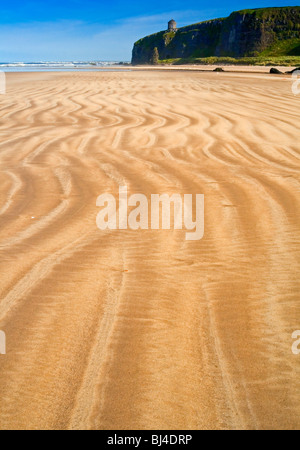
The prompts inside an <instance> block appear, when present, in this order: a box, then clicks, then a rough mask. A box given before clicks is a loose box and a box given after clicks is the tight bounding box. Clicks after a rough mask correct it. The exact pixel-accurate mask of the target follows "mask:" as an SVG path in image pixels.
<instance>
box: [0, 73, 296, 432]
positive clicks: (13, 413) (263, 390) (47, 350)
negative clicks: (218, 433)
mask: <svg viewBox="0 0 300 450" xmlns="http://www.w3.org/2000/svg"><path fill="white" fill-rule="evenodd" d="M7 86H8V91H7V94H6V95H5V96H0V173H1V176H0V226H1V231H0V271H1V277H0V329H1V330H4V331H5V333H6V337H7V355H0V377H1V383H0V428H1V429H207V428H216V429H238V428H242V429H248V428H250V429H268V428H282V429H284V428H292V429H296V428H299V426H300V406H299V405H300V355H299V356H296V355H293V353H292V351H291V345H292V339H291V335H292V332H293V331H295V330H298V329H300V303H299V292H300V281H299V269H300V267H299V261H300V260H299V253H300V236H299V219H300V200H299V199H300V196H299V193H300V175H299V168H300V167H299V159H300V154H299V118H300V112H299V98H298V97H295V96H294V95H293V94H292V92H291V78H290V77H288V76H279V77H272V76H269V75H267V74H225V73H223V74H218V73H196V72H195V73H194V72H185V71H178V72H174V71H172V72H171V71H165V72H155V71H151V72H147V71H132V72H126V73H125V72H119V73H117V72H111V73H104V72H102V73H101V72H98V73H97V72H86V73H60V74H59V73H52V74H51V73H48V74H46V73H44V74H29V73H28V74H8V77H7ZM119 185H126V186H127V187H128V190H129V192H130V193H143V194H145V195H147V196H150V195H151V194H152V193H179V194H184V193H204V194H205V202H206V209H205V211H206V214H205V236H204V238H203V239H202V240H201V241H195V242H188V241H186V240H185V237H184V236H185V232H184V231H172V230H171V231H160V230H159V231H155V230H153V231H151V230H149V231H131V230H123V231H105V232H102V231H100V230H98V229H97V227H96V215H97V213H98V208H97V207H96V199H97V197H98V195H100V194H102V193H106V192H107V193H113V194H115V195H116V196H117V192H118V188H119Z"/></svg>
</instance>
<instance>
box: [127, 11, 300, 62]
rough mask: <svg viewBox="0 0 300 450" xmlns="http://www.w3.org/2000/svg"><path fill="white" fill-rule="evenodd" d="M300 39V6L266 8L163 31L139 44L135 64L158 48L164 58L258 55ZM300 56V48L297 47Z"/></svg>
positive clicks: (134, 56)
mask: <svg viewBox="0 0 300 450" xmlns="http://www.w3.org/2000/svg"><path fill="white" fill-rule="evenodd" d="M288 39H290V40H291V39H294V40H295V39H296V40H297V39H300V7H299V6H295V7H284V8H262V9H257V10H246V11H239V12H234V13H232V14H231V15H230V16H229V17H228V18H227V19H215V20H211V21H208V22H202V23H198V24H194V25H189V26H187V27H183V28H179V29H178V30H177V32H172V31H166V32H164V31H162V32H160V33H156V34H153V35H151V36H147V37H145V38H143V39H140V40H139V41H138V42H136V43H135V45H134V48H133V54H132V63H133V64H147V63H149V62H150V59H151V54H152V53H153V49H154V47H157V49H158V52H159V57H160V59H173V58H190V57H194V58H197V57H198V58H201V57H202V58H203V57H207V56H232V57H243V56H257V55H258V54H259V53H261V52H263V51H264V50H266V49H268V48H270V47H271V46H272V45H273V44H275V43H276V42H279V43H282V42H283V41H285V40H288ZM299 44H300V41H299ZM297 52H298V53H299V54H300V45H299V47H298V48H297Z"/></svg>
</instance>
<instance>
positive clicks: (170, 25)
mask: <svg viewBox="0 0 300 450" xmlns="http://www.w3.org/2000/svg"><path fill="white" fill-rule="evenodd" d="M168 31H177V23H176V22H175V20H173V19H172V20H170V22H169V23H168Z"/></svg>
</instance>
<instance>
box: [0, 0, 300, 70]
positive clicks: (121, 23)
mask: <svg viewBox="0 0 300 450" xmlns="http://www.w3.org/2000/svg"><path fill="white" fill-rule="evenodd" d="M294 5H299V0H298V2H297V1H296V2H293V1H284V0H281V1H277V0H264V1H256V0H240V1H236V0H228V2H226V3H225V2H224V0H210V1H209V0H197V1H196V0H189V1H188V0H185V1H182V0H173V1H171V0H164V1H162V0H147V1H143V0H138V1H137V0H134V1H125V0H110V1H107V0H105V1H102V0H43V1H42V0H0V61H2V62H4V61H5V62H6V61H9V62H11V61H25V62H28V61H62V60H67V61H71V60H77V61H78V60H85V61H86V60H110V61H113V60H116V61H119V60H120V61H121V60H130V58H131V50H132V46H133V43H134V42H135V41H136V40H137V39H139V38H140V37H143V36H145V35H147V34H151V33H155V32H157V31H160V30H164V29H165V28H166V24H167V21H168V20H169V19H171V18H174V19H175V20H177V22H178V25H179V26H184V25H188V24H191V23H195V22H199V21H201V20H207V19H213V18H216V17H225V16H227V15H229V14H230V13H231V12H232V11H235V10H239V9H245V8H260V7H266V6H294Z"/></svg>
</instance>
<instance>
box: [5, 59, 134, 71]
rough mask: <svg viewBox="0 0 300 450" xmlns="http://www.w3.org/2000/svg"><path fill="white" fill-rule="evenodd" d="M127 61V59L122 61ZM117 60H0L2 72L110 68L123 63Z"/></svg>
mask: <svg viewBox="0 0 300 450" xmlns="http://www.w3.org/2000/svg"><path fill="white" fill-rule="evenodd" d="M124 62H125V63H128V62H129V61H124ZM124 62H122V63H120V62H119V61H34V62H23V61H17V62H0V71H2V72H43V71H59V72H68V71H73V70H78V69H80V70H94V69H95V68H96V67H101V68H108V69H109V68H112V67H114V66H116V65H121V64H124Z"/></svg>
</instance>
